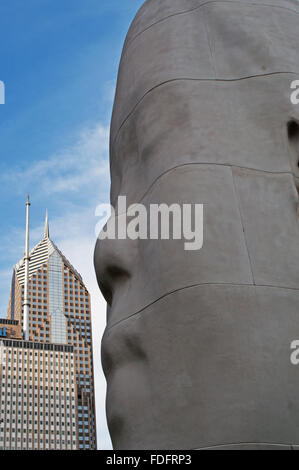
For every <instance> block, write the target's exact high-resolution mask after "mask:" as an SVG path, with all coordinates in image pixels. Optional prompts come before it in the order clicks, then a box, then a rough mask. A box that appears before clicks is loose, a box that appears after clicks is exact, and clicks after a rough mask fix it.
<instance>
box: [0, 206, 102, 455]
mask: <svg viewBox="0 0 299 470" xmlns="http://www.w3.org/2000/svg"><path fill="white" fill-rule="evenodd" d="M29 205H30V203H29V200H28V201H27V226H29ZM27 233H28V231H27ZM26 240H27V236H26ZM26 245H27V243H26ZM27 258H28V266H26V261H27ZM27 278H28V296H27V295H26V279H27ZM26 297H28V298H26ZM27 315H28V319H27V321H26V316H27ZM7 319H9V320H14V321H17V322H18V323H19V324H20V325H21V326H22V330H23V340H27V341H24V343H26V344H27V348H28V347H29V346H28V344H30V345H32V344H34V345H36V346H34V348H35V349H36V350H40V351H43V354H45V351H47V350H48V349H47V348H49V347H50V346H51V345H52V346H53V348H52V349H51V348H50V349H49V350H50V351H55V350H56V349H57V348H58V351H59V350H61V352H65V351H66V352H67V353H70V354H71V355H72V354H73V361H74V390H75V394H76V400H75V401H76V405H75V408H76V409H75V415H76V441H77V447H76V448H78V449H96V417H95V393H94V377H93V355H92V329H91V306H90V295H89V293H88V291H87V289H86V287H85V285H84V283H83V280H82V277H81V276H80V274H79V273H78V272H77V271H76V270H75V268H74V267H73V266H72V265H71V264H70V262H69V261H68V260H67V259H66V258H65V256H64V255H63V254H62V253H61V251H60V250H59V249H58V248H57V246H56V245H55V244H54V243H53V241H52V240H51V239H50V233H49V222H48V215H47V216H46V223H45V233H44V237H43V239H42V240H41V241H40V242H39V243H38V244H37V245H36V246H35V247H34V248H33V250H31V252H30V253H29V256H26V253H25V256H24V258H22V259H21V260H20V262H19V263H18V264H16V266H15V267H14V269H13V276H12V283H11V292H10V299H9V306H8V312H7ZM26 323H27V325H26ZM26 335H27V338H26ZM7 341H9V340H7V339H3V340H2V344H4V343H5V342H7ZM19 343H20V345H21V344H22V341H19ZM38 345H40V346H38ZM66 346H67V347H66ZM20 347H21V348H22V347H23V346H20ZM30 347H31V346H30ZM24 348H25V349H26V346H24V347H23V349H24ZM18 351H19V353H20V350H18ZM58 351H57V353H58ZM6 357H7V356H6ZM57 358H58V356H57ZM47 361H48V362H49V361H50V358H48V359H47ZM58 361H60V362H61V361H62V362H64V363H65V359H62V358H60V359H59V358H58ZM67 362H68V364H69V365H68V366H67V367H69V366H70V364H71V357H70V359H69V360H68V361H67ZM11 366H12V365H11ZM31 368H32V367H31ZM49 372H50V369H49ZM59 372H60V378H62V377H63V376H64V373H65V372H66V368H65V367H64V368H61V369H59ZM47 374H48V372H47V371H46V370H45V371H44V374H43V375H44V376H45V377H46V378H47ZM57 374H58V370H57ZM68 374H69V378H68V379H67V380H70V378H71V375H72V372H71V371H70V370H69V371H68ZM2 376H5V374H2ZM60 378H58V375H57V376H56V378H55V379H54V376H53V377H52V384H53V385H52V388H53V390H52V392H55V391H59V390H57V388H59V387H60V386H61V382H60ZM64 378H65V379H66V377H64ZM53 380H55V384H54V382H53ZM49 384H51V379H50V378H49ZM50 388H51V386H50ZM50 392H51V390H50ZM54 395H55V393H54ZM51 399H52V398H51ZM52 413H53V412H52ZM57 413H63V409H59V410H58V411H57V410H56V414H57ZM68 414H69V413H68ZM36 421H38V420H36ZM49 421H50V422H51V421H52V422H53V421H54V420H51V419H50V420H49ZM40 432H42V431H40ZM68 432H70V431H68ZM72 432H73V431H72ZM37 440H38V439H37ZM50 440H51V439H50ZM65 441H66V442H67V440H65ZM42 448H44V447H42ZM58 448H63V447H58Z"/></svg>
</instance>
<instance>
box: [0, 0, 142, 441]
mask: <svg viewBox="0 0 299 470" xmlns="http://www.w3.org/2000/svg"><path fill="white" fill-rule="evenodd" d="M142 3H143V0H84V1H82V0H80V1H79V0H27V1H26V2H25V1H24V0H2V1H1V3H0V44H1V47H0V80H2V81H3V82H4V83H5V105H0V152H1V158H0V191H1V197H0V208H1V218H0V259H1V264H0V315H2V316H3V315H5V314H6V308H7V302H8V293H9V287H10V278H11V272H12V266H13V265H14V264H15V263H16V262H17V261H18V260H19V259H20V258H21V257H22V256H23V251H24V248H23V245H24V219H25V205H24V204H25V198H26V193H27V192H30V196H31V202H32V206H31V247H33V246H34V244H36V243H37V242H38V241H39V239H40V238H41V236H42V232H43V223H44V217H45V210H46V208H48V210H49V217H50V234H51V237H52V238H53V240H54V241H55V242H56V243H57V245H58V246H59V247H60V249H61V250H62V251H64V253H65V254H66V256H67V257H68V258H69V259H70V261H71V262H72V263H73V264H74V265H75V267H76V268H77V269H78V270H79V271H80V272H81V274H82V275H83V278H84V280H85V282H86V284H87V287H88V288H89V290H90V292H91V295H92V305H93V319H94V321H93V333H94V340H95V341H94V342H95V347H94V357H95V363H96V364H95V366H96V367H95V369H96V370H95V373H96V392H97V411H98V417H97V418H98V441H99V442H98V444H99V448H109V446H110V443H109V437H108V434H107V429H106V423H105V416H104V396H105V387H104V379H103V375H102V372H101V368H100V357H99V346H100V338H101V336H102V332H103V328H104V325H105V303H104V301H103V299H102V298H101V297H100V294H99V293H98V290H97V286H96V282H95V277H94V273H93V267H92V252H93V246H94V243H95V225H96V223H97V220H96V218H95V216H94V211H95V207H96V206H97V204H100V203H103V202H108V200H109V163H108V158H109V155H108V146H109V123H110V117H111V109H112V104H113V96H114V88H115V83H116V76H117V69H118V64H119V59H120V54H121V49H122V45H123V42H124V38H125V35H126V32H127V30H128V27H129V25H130V22H131V21H132V19H133V17H134V15H135V13H136V11H137V10H138V8H139V7H140V6H141V5H142Z"/></svg>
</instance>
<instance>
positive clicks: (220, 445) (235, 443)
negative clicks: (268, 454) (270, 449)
mask: <svg viewBox="0 0 299 470" xmlns="http://www.w3.org/2000/svg"><path fill="white" fill-rule="evenodd" d="M239 445H258V446H264V445H266V446H281V447H291V450H294V449H293V447H294V445H295V444H282V443H280V442H247V441H244V442H242V441H241V442H229V443H227V444H219V445H217V444H215V445H211V446H205V447H195V448H192V449H190V450H209V449H214V448H215V447H227V446H239Z"/></svg>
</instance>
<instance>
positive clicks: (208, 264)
mask: <svg viewBox="0 0 299 470" xmlns="http://www.w3.org/2000/svg"><path fill="white" fill-rule="evenodd" d="M296 79H299V3H298V2H297V0H265V1H264V2H256V1H250V0H247V1H245V0H239V1H221V0H218V1H212V0H210V1H208V0H206V1H203V0H148V1H146V2H145V4H144V5H143V6H142V8H141V9H140V11H139V12H138V13H137V16H136V18H135V20H134V21H133V23H132V25H131V27H130V30H129V32H128V35H127V38H126V41H125V45H124V50H123V54H122V58H121V63H120V68H119V76H118V83H117V91H116V97H115V104H114V110H113V117H112V124H111V180H112V185H111V201H112V203H113V204H115V203H116V200H117V197H118V196H119V195H125V196H127V199H128V204H131V203H136V202H142V203H143V204H145V205H146V206H147V207H149V205H150V204H152V203H167V204H172V203H179V204H182V203H199V204H204V244H203V248H202V249H201V250H200V251H189V252H188V251H185V250H184V241H185V240H170V241H166V240H136V241H132V240H115V241H113V240H104V241H101V242H98V243H97V245H96V250H95V267H96V272H97V277H98V281H99V285H100V287H101V289H102V291H103V293H104V295H105V297H106V299H107V301H108V303H109V305H108V312H107V328H106V331H105V334H104V337H103V342H102V361H103V367H104V371H105V374H106V378H107V385H108V390H107V416H108V424H109V429H110V433H111V437H112V441H113V445H114V447H115V449H205V448H224V447H226V448H244V449H245V448H246V449H254V448H260V449H267V448H287V449H291V448H296V445H297V446H298V445H299V400H298V391H299V366H298V367H297V368H296V367H295V366H293V365H291V363H290V353H291V351H290V343H291V342H292V341H293V340H294V339H299V308H298V307H299V224H298V220H299V219H298V215H297V210H298V191H297V187H299V168H298V160H299V105H293V104H292V103H291V101H290V95H291V89H290V84H291V82H292V81H293V80H296ZM296 186H297V187H296ZM118 217H123V214H118ZM223 446H224V447H223Z"/></svg>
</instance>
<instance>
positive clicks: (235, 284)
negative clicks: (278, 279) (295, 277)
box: [106, 282, 299, 331]
mask: <svg viewBox="0 0 299 470" xmlns="http://www.w3.org/2000/svg"><path fill="white" fill-rule="evenodd" d="M201 286H234V287H268V288H270V289H284V290H291V291H295V292H298V291H299V288H297V287H282V286H273V285H270V284H255V285H253V284H237V283H234V282H201V283H198V284H192V285H190V286H184V287H179V288H178V289H174V290H172V291H170V292H167V293H166V294H164V295H162V296H161V297H158V298H157V299H155V300H153V301H152V302H150V303H149V304H147V305H145V306H144V307H142V308H141V309H140V310H138V311H137V312H134V313H132V314H130V315H129V316H127V317H126V318H122V319H121V320H118V321H117V322H115V323H113V325H110V326H107V327H106V331H109V330H111V329H112V328H114V327H115V326H118V325H119V324H120V323H123V322H125V321H127V320H130V319H131V318H133V317H134V316H136V315H138V314H140V313H142V312H143V311H144V310H146V309H147V308H149V307H151V306H152V305H154V304H156V303H158V302H160V300H163V299H165V298H166V297H169V296H171V295H173V294H176V293H177V292H181V291H184V290H187V289H194V288H195V287H201Z"/></svg>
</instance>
